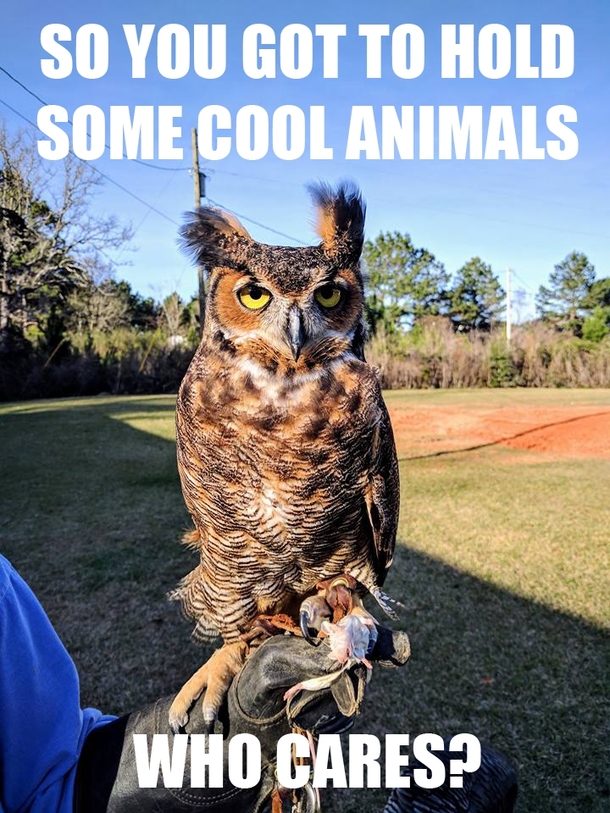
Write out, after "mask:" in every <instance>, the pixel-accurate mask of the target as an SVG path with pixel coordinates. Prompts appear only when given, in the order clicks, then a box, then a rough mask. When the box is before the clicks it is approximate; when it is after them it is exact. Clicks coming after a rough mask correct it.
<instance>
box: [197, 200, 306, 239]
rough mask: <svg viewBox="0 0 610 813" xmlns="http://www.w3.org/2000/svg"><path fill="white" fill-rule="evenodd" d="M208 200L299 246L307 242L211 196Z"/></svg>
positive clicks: (213, 204)
mask: <svg viewBox="0 0 610 813" xmlns="http://www.w3.org/2000/svg"><path fill="white" fill-rule="evenodd" d="M206 199H207V200H209V201H210V203H211V204H212V206H218V207H219V208H220V209H226V210H227V211H229V212H232V213H233V214H234V215H237V217H239V218H240V219H241V220H246V221H247V222H248V223H254V225H255V226H260V227H261V229H266V230H267V231H270V232H273V234H279V236H280V237H285V238H286V239H287V240H292V241H293V242H294V243H299V245H301V246H306V245H308V243H304V242H303V241H302V240H299V239H298V237H292V235H290V234H286V233H285V232H283V231H278V230H277V229H272V228H271V226H265V224H264V223H259V221H258V220H253V219H252V218H251V217H247V216H246V215H242V214H240V213H239V212H236V211H235V209H231V208H230V207H229V206H225V205H224V204H222V203H218V202H217V201H215V200H212V198H206Z"/></svg>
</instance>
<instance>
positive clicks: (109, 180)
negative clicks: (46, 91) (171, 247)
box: [0, 98, 180, 226]
mask: <svg viewBox="0 0 610 813" xmlns="http://www.w3.org/2000/svg"><path fill="white" fill-rule="evenodd" d="M0 104H3V105H4V106H5V107H8V109H9V110H11V111H12V112H13V113H14V114H15V115H16V116H19V118H20V119H23V121H25V122H27V124H29V125H30V126H31V127H34V129H36V130H38V131H39V132H42V130H41V129H40V127H38V125H37V124H34V122H33V121H32V120H31V119H28V117H27V116H24V115H23V113H20V112H19V110H16V109H15V108H14V107H13V106H12V105H10V104H9V103H8V102H6V101H4V99H2V98H0ZM43 135H44V134H43ZM70 154H71V155H73V156H74V157H75V158H76V159H77V160H78V161H82V163H88V164H89V166H90V167H91V169H92V170H93V171H94V172H97V174H98V175H100V176H101V177H102V178H105V179H106V180H107V181H108V182H109V183H111V184H113V186H116V187H117V188H118V189H121V190H122V191H123V192H125V193H126V194H128V195H129V196H130V197H132V198H133V199H134V200H137V201H138V203H141V204H142V205H143V206H146V207H148V208H149V209H150V210H151V212H154V213H155V214H157V215H159V217H162V218H163V219H164V220H167V221H168V222H169V223H173V225H174V226H179V225H180V224H179V223H178V221H177V220H174V219H173V218H171V217H170V216H169V215H166V214H165V212H162V211H160V209H157V208H155V207H154V206H151V204H150V203H147V202H146V201H145V200H143V199H142V198H141V197H139V196H138V195H136V194H135V192H132V191H131V189H127V187H126V186H123V184H120V183H119V182H118V181H115V180H114V178H111V177H110V175H106V173H105V172H102V170H101V169H98V168H97V167H96V166H95V165H94V164H91V163H89V162H86V161H84V160H83V159H82V158H79V157H78V155H76V154H75V153H74V152H73V151H72V150H70Z"/></svg>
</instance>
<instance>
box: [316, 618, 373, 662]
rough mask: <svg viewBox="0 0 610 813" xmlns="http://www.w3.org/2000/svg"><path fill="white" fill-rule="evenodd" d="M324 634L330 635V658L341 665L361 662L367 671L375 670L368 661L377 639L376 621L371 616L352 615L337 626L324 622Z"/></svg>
mask: <svg viewBox="0 0 610 813" xmlns="http://www.w3.org/2000/svg"><path fill="white" fill-rule="evenodd" d="M322 632H325V633H326V634H327V635H328V640H329V644H330V653H329V657H330V658H334V660H337V661H339V663H341V664H344V663H348V662H350V661H360V662H361V663H363V664H364V665H365V666H366V667H367V669H372V668H373V667H372V664H371V662H370V661H369V660H368V659H367V655H368V654H369V653H370V652H371V650H372V648H373V646H374V643H375V640H376V638H377V630H376V628H375V621H374V620H373V619H372V617H371V616H368V615H360V614H358V615H356V614H353V613H350V615H346V616H344V618H342V619H341V620H340V621H339V622H338V623H337V624H333V623H332V622H330V621H324V622H323V624H322Z"/></svg>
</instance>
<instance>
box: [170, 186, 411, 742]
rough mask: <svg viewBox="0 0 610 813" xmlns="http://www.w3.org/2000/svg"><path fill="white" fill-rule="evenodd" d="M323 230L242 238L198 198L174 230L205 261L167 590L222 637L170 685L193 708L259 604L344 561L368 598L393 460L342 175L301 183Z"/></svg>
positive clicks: (222, 674)
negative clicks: (281, 238)
mask: <svg viewBox="0 0 610 813" xmlns="http://www.w3.org/2000/svg"><path fill="white" fill-rule="evenodd" d="M310 191H311V193H312V197H313V199H314V204H315V207H316V213H317V231H318V234H319V236H320V237H321V240H322V242H321V243H320V244H319V245H316V246H311V247H307V248H288V247H280V246H270V245H265V244H262V243H258V242H256V241H255V240H253V239H252V238H251V237H250V235H249V234H248V232H247V231H246V230H245V229H244V228H243V226H242V225H241V224H240V223H239V222H238V221H237V220H235V218H233V217H232V216H231V215H229V214H226V213H225V212H222V211H220V210H218V209H212V208H200V209H199V210H197V211H196V212H195V213H193V214H191V215H189V219H188V222H187V224H186V225H185V226H184V228H183V230H182V237H183V240H184V243H185V245H186V247H187V248H188V249H189V250H190V251H191V252H192V254H193V255H194V256H195V258H196V259H197V262H198V263H200V264H202V265H205V266H206V267H207V268H208V269H209V270H210V286H209V295H208V305H207V311H206V316H205V326H204V331H203V338H202V340H201V344H200V346H199V348H198V350H197V352H196V354H195V356H194V358H193V360H192V362H191V365H190V367H189V369H188V371H187V373H186V376H185V378H184V380H183V382H182V386H181V388H180V392H179V395H178V400H177V407H176V417H177V446H178V468H179V472H180V479H181V483H182V491H183V494H184V498H185V501H186V505H187V508H188V510H189V512H190V514H191V516H192V518H193V522H194V524H195V531H193V532H192V533H191V534H190V535H189V537H188V540H187V542H188V543H189V544H191V545H193V546H194V547H196V548H197V550H198V551H199V553H200V563H199V565H198V566H197V567H196V568H195V569H194V570H193V571H192V572H191V573H190V574H189V575H188V576H187V577H186V578H185V579H184V580H183V582H182V583H181V585H180V587H179V588H178V590H177V591H176V593H175V595H174V597H176V598H178V599H179V600H180V601H181V602H182V607H183V610H184V612H185V613H186V615H188V616H189V617H191V618H193V619H194V621H195V622H196V628H195V632H194V635H195V637H196V638H199V639H206V638H208V639H209V638H215V637H216V636H217V635H218V634H220V635H221V636H222V638H223V640H224V642H225V646H224V647H223V648H222V649H221V650H219V651H218V652H217V653H215V655H214V656H212V659H211V661H208V663H207V664H206V665H205V666H204V667H202V670H200V673H197V675H195V676H194V677H193V678H192V679H191V681H189V683H188V684H186V686H185V687H184V689H183V691H182V693H181V695H179V698H178V700H177V702H176V703H175V704H174V709H173V715H172V716H173V724H174V725H175V726H179V725H180V724H182V723H183V722H184V721H185V719H186V710H187V708H188V706H189V705H190V703H191V702H192V700H193V699H194V698H195V696H197V695H198V694H200V693H201V691H202V690H203V688H204V687H205V685H206V684H207V689H208V690H207V693H206V698H205V700H204V715H205V716H206V719H208V720H211V719H213V717H214V716H215V713H216V710H217V708H216V707H217V705H218V703H219V699H220V698H221V697H222V693H223V691H224V689H226V685H227V683H228V682H230V680H231V678H232V675H233V674H234V673H235V671H236V670H237V669H238V668H239V665H240V664H241V662H242V661H243V658H244V655H245V644H244V642H243V640H242V637H241V636H242V635H243V634H244V633H246V632H247V631H248V629H249V627H250V626H251V625H252V623H253V621H254V620H255V619H256V618H257V616H258V615H259V614H269V613H271V614H276V613H286V614H289V615H291V614H292V615H294V614H295V613H296V612H298V608H299V605H300V603H301V601H302V600H303V599H304V598H305V597H306V596H308V595H310V594H311V593H312V591H313V590H314V588H315V586H316V584H317V583H318V582H320V581H321V580H324V579H327V578H329V577H332V576H336V575H337V574H342V573H347V574H350V575H351V576H353V577H354V578H355V579H356V580H357V581H358V583H359V584H360V585H363V586H364V588H366V589H367V590H368V591H369V592H372V593H373V594H374V595H376V596H377V597H378V598H379V599H381V594H380V591H379V588H380V587H381V585H382V584H383V582H384V579H385V576H386V572H387V569H388V567H389V566H390V563H391V561H392V555H393V551H394V544H395V536H396V526H397V519H398V501H399V488H398V466H397V461H396V452H395V447H394V440H393V436H392V430H391V426H390V421H389V417H388V413H387V410H386V407H385V405H384V403H383V399H382V396H381V391H380V386H379V381H378V377H377V373H376V371H375V370H374V369H373V368H371V367H370V366H368V365H367V364H366V362H365V360H364V354H363V344H364V339H365V321H364V314H363V301H364V294H363V279H362V273H361V270H360V264H359V260H360V253H361V251H362V244H363V234H364V212H365V207H364V204H363V202H362V198H361V196H360V193H359V191H358V190H357V189H356V188H354V187H352V186H351V185H348V184H344V185H341V186H340V187H339V188H337V189H336V190H333V189H331V188H329V187H327V186H325V185H318V186H315V187H312V188H311V190H310Z"/></svg>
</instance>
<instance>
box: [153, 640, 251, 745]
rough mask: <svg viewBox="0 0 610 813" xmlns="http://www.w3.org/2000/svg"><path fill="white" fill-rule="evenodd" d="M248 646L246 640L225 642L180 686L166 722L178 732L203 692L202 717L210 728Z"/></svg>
mask: <svg viewBox="0 0 610 813" xmlns="http://www.w3.org/2000/svg"><path fill="white" fill-rule="evenodd" d="M247 652H248V645H247V644H246V643H245V641H236V642H235V643H232V644H224V646H222V647H221V648H220V649H218V650H216V652H214V654H213V655H212V657H211V658H210V659H209V660H208V661H206V663H204V664H203V666H202V667H201V668H200V669H198V670H197V671H196V672H195V674H194V675H193V676H192V677H191V678H190V679H189V680H187V682H186V683H185V684H184V686H183V687H182V688H181V689H180V691H179V692H178V694H177V695H176V697H175V698H174V702H173V703H172V705H171V707H170V710H169V725H170V728H171V729H172V731H173V732H174V734H177V733H178V732H179V731H180V729H181V728H183V727H184V726H185V725H186V723H187V721H188V712H189V709H190V707H191V706H192V705H193V703H194V702H195V701H196V700H197V698H198V697H199V696H200V695H201V694H202V693H203V692H204V690H205V695H204V697H203V719H204V722H205V724H206V727H207V728H208V731H210V730H211V729H212V728H213V726H214V721H215V720H216V718H217V717H218V712H219V711H220V707H221V705H222V701H223V700H224V697H225V695H226V693H227V692H228V690H229V687H230V685H231V682H232V681H233V678H234V677H235V675H236V674H237V673H238V672H239V670H240V669H241V667H242V666H243V665H244V663H245V661H246V654H247Z"/></svg>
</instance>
